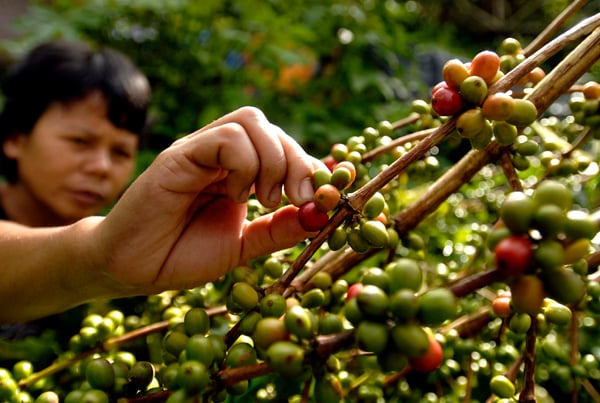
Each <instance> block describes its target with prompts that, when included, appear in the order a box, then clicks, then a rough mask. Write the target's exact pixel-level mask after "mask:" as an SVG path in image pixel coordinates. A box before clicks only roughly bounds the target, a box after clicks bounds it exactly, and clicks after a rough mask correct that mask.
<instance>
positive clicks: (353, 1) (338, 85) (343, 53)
mask: <svg viewBox="0 0 600 403" xmlns="http://www.w3.org/2000/svg"><path fill="white" fill-rule="evenodd" d="M567 3H568V1H567V0H552V1H545V0H534V1H525V0H523V1H518V0H512V1H508V0H507V1H493V2H490V1H467V0H457V1H446V0H443V1H430V0H429V1H420V2H417V1H400V0H332V1H322V0H304V1H299V0H293V1H283V0H267V1H260V2H256V1H253V0H236V1H231V0H202V1H193V0H170V1H167V2H158V1H153V0H138V1H128V0H87V1H82V0H53V1H51V0H45V1H42V0H32V1H31V2H30V6H29V11H28V13H27V14H26V15H25V16H23V17H22V18H20V19H19V20H18V21H16V23H15V30H16V31H17V33H18V36H17V37H16V38H13V39H10V40H5V41H3V42H1V43H0V51H2V52H3V53H5V55H6V56H8V58H9V59H10V58H17V57H19V56H20V55H21V54H22V53H24V52H25V51H26V50H27V49H29V48H30V47H31V46H33V45H34V44H36V43H38V42H40V41H43V40H46V39H49V38H56V37H62V38H71V39H83V40H86V41H88V42H91V43H93V44H95V45H98V46H100V45H108V46H112V47H114V48H117V49H120V50H122V51H124V52H125V53H127V54H128V55H130V56H131V57H132V58H133V59H134V60H135V61H136V63H137V64H138V65H139V66H140V67H141V68H142V70H143V71H144V72H145V73H146V74H147V75H148V77H149V78H150V80H151V83H152V87H153V91H154V98H153V103H152V110H151V126H150V129H149V131H150V136H149V137H148V143H147V144H146V146H147V148H148V149H149V150H151V151H156V150H159V149H161V148H163V147H165V146H166V145H168V144H169V143H170V142H171V141H172V140H173V139H174V138H176V137H177V136H179V135H182V134H187V133H189V132H191V131H193V130H195V129H197V128H199V127H201V126H203V125H204V124H206V123H208V122H210V121H211V120H213V119H215V118H217V117H219V116H221V115H223V114H225V113H227V112H229V111H231V110H233V109H235V108H237V107H240V106H242V105H255V106H258V107H259V108H261V109H263V110H264V111H265V113H266V114H267V116H268V117H269V119H270V120H271V121H273V122H274V123H276V124H278V125H280V126H282V127H283V128H284V129H285V130H286V131H287V132H288V133H289V134H291V135H292V136H294V137H295V138H296V139H297V140H298V141H299V142H301V143H302V144H303V145H304V146H305V147H306V148H308V149H309V150H310V151H311V152H312V153H313V154H314V155H317V156H321V155H324V154H325V153H326V152H327V151H328V147H329V145H331V144H332V143H333V142H335V141H341V140H344V139H346V138H348V137H349V136H350V135H352V134H355V133H357V132H359V131H360V130H362V128H364V127H365V126H367V125H372V124H374V123H376V122H377V121H379V120H390V121H393V120H395V119H399V118H401V117H403V116H405V115H406V113H407V110H408V108H409V106H410V102H411V101H412V100H413V99H415V98H421V97H423V98H424V97H427V96H428V92H429V88H430V87H431V86H432V85H433V83H434V80H436V79H437V78H438V77H439V76H437V75H436V73H438V72H439V71H440V70H441V63H442V61H443V60H446V59H447V58H448V57H449V55H458V56H459V57H463V58H465V59H466V58H468V57H471V56H472V55H473V54H474V53H476V52H477V51H479V50H481V49H484V48H494V47H495V46H497V44H498V43H499V42H500V40H502V39H503V38H504V37H506V36H509V35H511V36H517V37H518V38H519V39H521V40H523V41H524V42H525V43H527V39H528V38H531V37H532V36H534V35H535V34H537V33H539V32H540V31H541V30H542V29H543V28H544V27H545V26H546V25H547V23H548V22H549V21H551V19H552V18H553V17H554V16H555V15H556V14H558V13H559V12H560V11H561V10H562V9H563V8H564V7H565V5H566V4H567ZM595 3H596V2H591V3H589V4H588V7H587V8H586V9H584V10H583V11H582V13H584V14H585V13H590V12H591V10H593V9H595V8H598V5H597V4H595ZM461 10H462V11H465V10H466V11H469V12H466V13H465V12H459V11H461ZM486 16H487V18H488V21H486ZM482 19H483V23H482ZM291 70H296V71H300V73H299V74H301V77H300V82H298V83H294V82H293V80H292V83H291V84H289V85H282V84H281V81H282V80H285V77H286V75H288V74H290V71H291ZM149 158H151V156H150V157H149ZM143 163H144V161H143V159H142V164H143Z"/></svg>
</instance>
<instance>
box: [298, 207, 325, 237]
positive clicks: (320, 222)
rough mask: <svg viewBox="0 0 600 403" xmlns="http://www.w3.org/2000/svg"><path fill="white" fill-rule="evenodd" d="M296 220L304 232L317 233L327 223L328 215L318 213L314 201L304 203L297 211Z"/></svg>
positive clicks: (322, 212) (321, 212)
mask: <svg viewBox="0 0 600 403" xmlns="http://www.w3.org/2000/svg"><path fill="white" fill-rule="evenodd" d="M298 220H300V225H301V226H302V228H303V229H304V230H305V231H308V232H313V231H319V230H320V229H321V228H323V227H324V226H325V224H327V221H329V215H328V214H327V213H326V212H324V211H319V209H318V208H317V205H316V204H315V202H314V201H309V202H306V203H304V204H303V205H302V206H300V208H299V209H298Z"/></svg>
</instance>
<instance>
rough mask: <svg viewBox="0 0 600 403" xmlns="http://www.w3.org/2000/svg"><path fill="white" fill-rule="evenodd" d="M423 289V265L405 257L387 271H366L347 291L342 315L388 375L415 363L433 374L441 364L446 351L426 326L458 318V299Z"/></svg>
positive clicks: (441, 290)
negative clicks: (443, 350) (420, 265)
mask: <svg viewBox="0 0 600 403" xmlns="http://www.w3.org/2000/svg"><path fill="white" fill-rule="evenodd" d="M422 285H423V274H422V271H421V268H420V267H419V264H418V263H417V262H416V261H415V260H413V259H409V258H400V259H397V260H395V261H393V262H391V263H389V264H387V265H386V266H385V267H384V268H383V269H381V268H378V267H372V268H369V269H366V270H365V271H364V272H363V274H362V276H361V278H360V281H358V282H356V283H354V284H352V285H350V287H349V288H348V292H347V294H346V298H345V305H344V308H343V312H344V316H345V318H346V319H347V320H348V321H349V322H350V323H351V324H352V325H353V326H354V327H355V339H356V343H357V346H358V347H359V348H360V349H362V350H364V351H369V352H372V353H374V354H376V355H377V357H378V361H379V364H380V366H381V367H382V369H383V370H385V371H399V370H402V369H403V368H404V367H405V366H406V365H407V364H410V365H411V368H412V369H413V370H415V371H418V372H431V371H434V370H435V369H437V368H438V367H439V366H440V365H441V363H442V360H443V353H442V347H441V345H440V343H439V341H438V340H437V339H436V337H435V336H434V335H433V334H432V333H431V331H430V330H429V329H428V328H427V326H438V325H440V324H442V323H444V322H445V321H446V320H451V319H453V318H454V317H455V316H456V314H457V311H458V307H457V301H456V298H455V296H454V294H453V293H452V292H451V291H450V290H448V289H446V288H433V289H428V290H425V291H422V290H421V287H422ZM424 326H425V327H424Z"/></svg>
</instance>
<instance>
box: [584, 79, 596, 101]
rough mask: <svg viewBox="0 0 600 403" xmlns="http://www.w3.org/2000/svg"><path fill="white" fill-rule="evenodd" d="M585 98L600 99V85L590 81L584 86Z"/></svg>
mask: <svg viewBox="0 0 600 403" xmlns="http://www.w3.org/2000/svg"><path fill="white" fill-rule="evenodd" d="M583 96H584V97H585V99H598V98H600V84H598V83H597V82H595V81H588V82H587V83H585V84H584V85H583Z"/></svg>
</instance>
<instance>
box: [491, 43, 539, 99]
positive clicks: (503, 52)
mask: <svg viewBox="0 0 600 403" xmlns="http://www.w3.org/2000/svg"><path fill="white" fill-rule="evenodd" d="M499 55H500V71H502V73H504V74H506V73H508V72H509V71H511V70H512V69H514V68H515V67H517V66H518V65H519V64H520V63H521V62H522V61H523V60H525V53H524V50H523V48H522V46H521V42H519V40H518V39H516V38H510V37H509V38H505V39H504V40H503V41H502V43H501V44H500V49H499ZM545 76H546V73H545V72H544V70H543V69H542V68H541V67H539V66H538V67H535V68H533V69H532V70H531V71H530V72H528V73H527V74H525V76H523V77H522V78H521V79H520V80H519V81H518V82H517V84H516V85H517V86H518V87H528V86H534V85H536V84H537V83H538V82H540V81H541V80H542V79H543V78H544V77H545Z"/></svg>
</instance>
